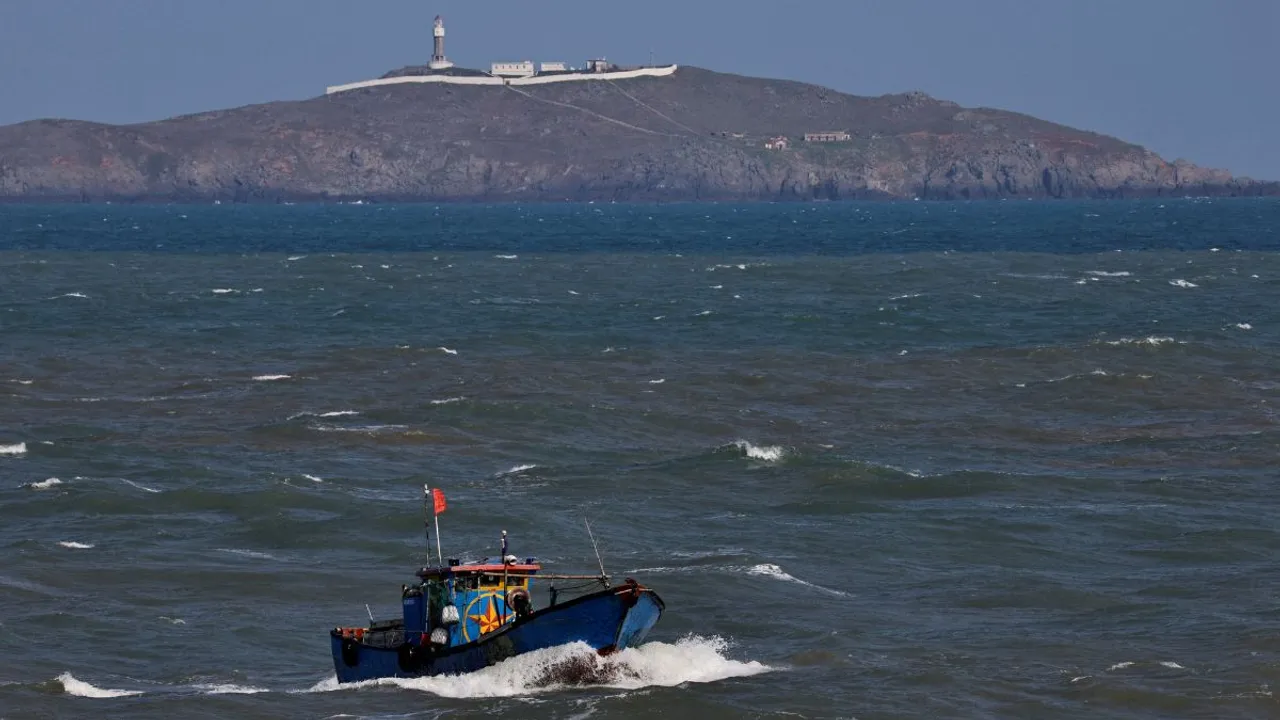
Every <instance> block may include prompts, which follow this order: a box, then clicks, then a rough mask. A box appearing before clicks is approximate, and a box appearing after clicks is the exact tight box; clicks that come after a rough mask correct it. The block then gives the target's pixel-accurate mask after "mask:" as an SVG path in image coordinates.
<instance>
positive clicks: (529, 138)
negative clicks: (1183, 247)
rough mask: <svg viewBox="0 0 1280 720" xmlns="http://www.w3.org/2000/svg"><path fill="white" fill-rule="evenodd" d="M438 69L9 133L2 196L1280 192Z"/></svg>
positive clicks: (1033, 122)
mask: <svg viewBox="0 0 1280 720" xmlns="http://www.w3.org/2000/svg"><path fill="white" fill-rule="evenodd" d="M435 33H436V34H435V47H434V52H433V55H432V58H431V61H430V62H429V63H427V64H424V65H420V66H410V67H405V68H402V69H400V70H395V71H392V72H389V73H387V74H386V75H384V76H383V77H381V78H374V79H371V80H364V81H355V82H348V83H340V84H336V85H333V86H330V87H329V88H328V89H327V91H326V92H325V93H324V94H323V95H319V96H317V97H314V98H311V99H307V100H301V101H287V102H271V103H265V104H259V105H250V106H246V107H241V108H235V109H229V110H218V111H213V112H205V113H199V114H195V115H186V116H181V117H174V118H170V119H165V120H159V121H156V122H147V123H141V124H134V125H106V124H100V123H93V122H83V121H77V120H65V119H49V120H34V121H30V122H24V123H18V124H15V125H9V126H4V127H0V202H48V201H81V202H100V201H150V202H155V201H160V202H212V201H219V202H285V201H295V202H297V201H352V200H363V201H367V202H368V201H373V202H376V201H393V202H450V201H479V202H516V201H520V202H529V201H589V200H596V201H608V200H614V201H644V202H654V201H699V200H715V201H818V200H871V199H915V198H920V199H994V198H1086V197H1087V198H1111V197H1145V196H1171V197H1181V196H1205V195H1215V196H1220V195H1277V194H1280V184H1278V183H1275V182H1262V181H1255V180H1251V179H1248V178H1238V177H1233V176H1232V175H1231V174H1230V173H1229V172H1227V171H1224V170H1216V169H1208V168H1203V167H1199V166H1196V165H1194V164H1192V163H1190V162H1188V161H1185V160H1174V161H1168V160H1165V159H1164V158H1161V157H1160V156H1158V155H1157V154H1155V153H1153V152H1151V151H1149V150H1147V149H1145V148H1143V147H1140V146H1138V145H1135V144H1132V143H1128V142H1124V141H1123V140H1119V139H1116V138H1113V137H1108V136H1106V135H1101V134H1097V133H1093V132H1089V131H1086V130H1079V129H1074V128H1070V127H1066V126H1063V125H1058V124H1055V123H1052V122H1048V121H1045V120H1040V119H1037V118H1034V117H1030V116H1028V115H1023V114H1019V113H1015V112H1008V111H1003V110H997V109H990V108H966V107H961V106H959V105H957V104H956V103H953V102H949V101H946V100H940V99H935V98H933V97H930V96H929V95H926V94H924V93H921V92H907V93H901V94H894V95H883V96H878V97H863V96H857V95H851V94H845V93H841V92H836V91H834V90H831V89H828V88H825V87H820V86H817V85H812V84H807V83H803V82H795V81H790V80H776V79H766V78H756V77H746V76H742V75H735V74H729V73H723V72H714V71H711V70H707V69H702V68H697V67H690V66H683V65H676V64H668V65H648V66H631V67H628V66H619V65H614V64H612V63H609V62H607V61H605V60H603V59H592V60H589V61H587V62H586V63H584V64H583V66H582V67H580V68H579V67H571V66H570V65H568V64H567V63H564V62H559V61H557V62H543V63H541V65H540V66H539V65H536V64H535V63H534V62H532V61H519V62H502V63H494V64H493V65H492V66H491V67H490V68H489V69H488V70H480V69H475V70H471V69H465V68H460V67H457V66H455V65H454V64H453V63H452V62H450V61H448V59H447V58H446V57H445V55H444V46H443V42H444V28H443V23H442V21H441V20H440V19H439V18H437V19H436V26H435Z"/></svg>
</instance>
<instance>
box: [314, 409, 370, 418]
mask: <svg viewBox="0 0 1280 720" xmlns="http://www.w3.org/2000/svg"><path fill="white" fill-rule="evenodd" d="M359 414H360V412H359V411H357V410H334V411H332V412H323V413H320V414H319V415H317V416H316V417H322V418H332V417H350V416H351V415H359Z"/></svg>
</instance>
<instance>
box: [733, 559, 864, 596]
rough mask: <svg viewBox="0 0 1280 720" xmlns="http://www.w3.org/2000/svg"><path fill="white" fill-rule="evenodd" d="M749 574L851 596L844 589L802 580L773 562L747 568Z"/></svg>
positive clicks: (833, 593)
mask: <svg viewBox="0 0 1280 720" xmlns="http://www.w3.org/2000/svg"><path fill="white" fill-rule="evenodd" d="M747 574H748V575H764V576H765V577H771V578H774V579H776V580H783V581H786V582H793V583H799V584H801V585H804V586H806V587H811V588H813V589H815V590H821V591H823V592H826V593H831V594H832V595H839V596H841V597H849V593H847V592H844V591H843V590H833V589H832V588H829V587H823V586H821V585H815V584H814V583H811V582H809V581H807V580H801V579H800V578H798V577H796V576H794V575H792V574H790V573H788V572H785V571H784V570H783V569H782V568H780V567H778V566H777V565H774V564H772V563H765V564H763V565H756V566H755V567H752V568H748V569H747Z"/></svg>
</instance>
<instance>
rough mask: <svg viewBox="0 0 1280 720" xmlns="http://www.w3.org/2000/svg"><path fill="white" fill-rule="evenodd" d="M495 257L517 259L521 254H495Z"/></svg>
mask: <svg viewBox="0 0 1280 720" xmlns="http://www.w3.org/2000/svg"><path fill="white" fill-rule="evenodd" d="M494 257H496V258H498V259H499V260H515V259H516V258H518V257H520V256H519V255H494Z"/></svg>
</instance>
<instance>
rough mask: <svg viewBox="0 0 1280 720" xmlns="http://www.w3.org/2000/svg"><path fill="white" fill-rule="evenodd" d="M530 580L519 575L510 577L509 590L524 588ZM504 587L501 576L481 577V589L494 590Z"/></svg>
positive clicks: (507, 583) (508, 581)
mask: <svg viewBox="0 0 1280 720" xmlns="http://www.w3.org/2000/svg"><path fill="white" fill-rule="evenodd" d="M528 580H529V578H527V577H523V576H519V575H508V576H507V582H506V586H507V588H518V587H519V588H522V587H524V586H525V585H526V584H527V583H528ZM502 586H503V582H502V576H501V575H481V576H480V587H481V588H483V589H486V590H494V589H498V588H501V587H502Z"/></svg>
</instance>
